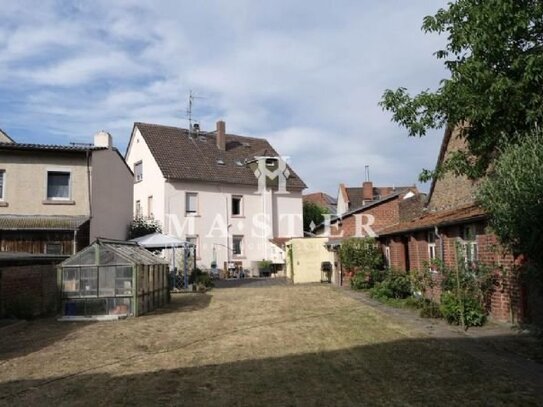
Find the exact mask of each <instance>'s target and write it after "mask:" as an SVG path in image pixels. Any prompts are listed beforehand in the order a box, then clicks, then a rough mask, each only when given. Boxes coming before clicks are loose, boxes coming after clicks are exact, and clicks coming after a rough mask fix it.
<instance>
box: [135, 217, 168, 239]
mask: <svg viewBox="0 0 543 407" xmlns="http://www.w3.org/2000/svg"><path fill="white" fill-rule="evenodd" d="M155 232H156V233H161V232H162V227H161V226H160V222H159V221H157V220H155V219H148V218H144V217H142V216H138V217H136V218H135V219H134V220H133V221H132V223H131V224H130V228H129V231H128V236H129V239H134V238H136V237H140V236H145V235H149V234H151V233H155Z"/></svg>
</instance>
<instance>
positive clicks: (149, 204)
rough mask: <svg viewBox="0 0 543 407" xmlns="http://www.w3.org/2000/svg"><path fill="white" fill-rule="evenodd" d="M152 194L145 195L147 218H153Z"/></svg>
mask: <svg viewBox="0 0 543 407" xmlns="http://www.w3.org/2000/svg"><path fill="white" fill-rule="evenodd" d="M153 204H154V203H153V195H149V196H148V197H147V217H148V218H153V217H154V214H153Z"/></svg>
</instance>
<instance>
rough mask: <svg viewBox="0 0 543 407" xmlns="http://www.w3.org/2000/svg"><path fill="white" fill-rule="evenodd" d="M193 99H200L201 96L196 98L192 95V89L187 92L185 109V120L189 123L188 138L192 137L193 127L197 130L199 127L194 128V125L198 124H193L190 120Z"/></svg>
mask: <svg viewBox="0 0 543 407" xmlns="http://www.w3.org/2000/svg"><path fill="white" fill-rule="evenodd" d="M194 99H202V97H201V96H196V95H195V94H194V92H193V91H192V89H190V90H189V105H188V107H187V112H186V113H187V119H188V121H189V136H190V137H192V136H193V133H194V130H195V127H198V130H199V129H200V125H197V126H195V124H197V123H198V122H197V121H195V124H193V123H192V122H193V120H192V105H193V104H194Z"/></svg>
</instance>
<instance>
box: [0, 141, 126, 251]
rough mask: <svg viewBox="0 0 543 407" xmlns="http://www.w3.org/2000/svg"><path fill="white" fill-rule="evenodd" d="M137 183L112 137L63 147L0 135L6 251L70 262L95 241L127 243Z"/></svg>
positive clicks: (1, 231)
mask: <svg viewBox="0 0 543 407" xmlns="http://www.w3.org/2000/svg"><path fill="white" fill-rule="evenodd" d="M132 179H133V175H132V172H131V170H130V168H128V167H127V165H126V163H125V162H124V159H123V157H122V156H121V154H120V153H119V152H118V151H117V150H116V149H115V148H114V147H113V145H112V139H111V135H109V134H108V133H105V132H100V133H98V134H96V135H95V138H94V144H90V145H69V146H59V145H44V144H23V143H16V142H15V141H14V140H13V139H11V138H10V137H9V136H8V135H7V134H6V133H4V132H2V131H0V251H9V252H28V253H35V254H38V253H46V254H56V255H71V254H73V253H75V252H76V251H78V250H80V249H82V248H83V247H85V246H87V245H88V244H89V242H90V241H92V240H94V239H95V238H97V237H107V238H112V239H125V238H126V237H127V233H128V227H129V224H130V222H131V220H132Z"/></svg>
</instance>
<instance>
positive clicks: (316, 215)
mask: <svg viewBox="0 0 543 407" xmlns="http://www.w3.org/2000/svg"><path fill="white" fill-rule="evenodd" d="M328 213H330V211H329V210H328V208H325V207H323V206H320V205H318V204H316V203H314V202H304V205H303V217H304V231H305V232H312V229H311V223H313V224H314V225H319V224H320V223H322V222H323V221H324V215H326V214H328Z"/></svg>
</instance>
